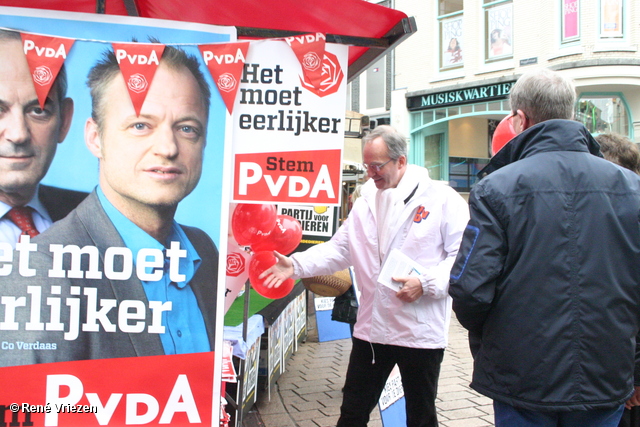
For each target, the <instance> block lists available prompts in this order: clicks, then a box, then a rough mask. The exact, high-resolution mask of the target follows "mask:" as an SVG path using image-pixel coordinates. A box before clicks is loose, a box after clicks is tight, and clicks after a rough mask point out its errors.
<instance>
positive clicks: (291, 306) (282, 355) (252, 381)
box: [224, 282, 307, 419]
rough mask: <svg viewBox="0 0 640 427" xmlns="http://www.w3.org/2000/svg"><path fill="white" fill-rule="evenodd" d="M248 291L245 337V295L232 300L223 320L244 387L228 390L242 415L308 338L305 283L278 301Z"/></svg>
mask: <svg viewBox="0 0 640 427" xmlns="http://www.w3.org/2000/svg"><path fill="white" fill-rule="evenodd" d="M249 292H250V293H249V311H248V316H249V318H248V320H247V335H246V340H245V339H243V328H244V324H243V322H242V319H243V316H244V305H245V296H244V295H243V296H240V297H238V298H237V299H236V300H235V301H234V302H233V304H232V305H231V307H230V308H229V310H228V311H227V313H226V315H225V322H224V323H225V327H224V339H225V340H226V341H229V342H231V344H232V346H233V356H234V357H233V363H234V366H235V369H236V372H237V373H238V375H239V377H240V378H239V381H242V387H239V384H234V383H229V384H227V386H226V390H227V394H228V395H229V396H231V397H232V398H233V399H234V402H239V405H238V404H237V405H234V406H236V407H237V411H241V414H242V416H244V415H246V413H247V412H248V411H249V410H250V409H251V407H252V406H253V404H254V403H255V402H256V398H257V393H258V389H260V390H267V389H268V391H270V386H271V385H272V384H273V383H274V382H275V381H276V380H277V379H278V378H279V377H280V375H281V374H282V372H284V370H285V366H286V361H287V360H288V358H289V357H290V356H291V355H292V354H293V353H294V352H295V351H296V350H297V348H298V343H300V342H302V341H304V340H306V338H307V301H306V296H307V293H306V290H305V288H304V286H303V285H302V282H298V283H296V285H295V286H294V288H293V290H292V291H291V292H290V293H289V295H287V296H286V297H284V298H281V299H277V300H271V299H268V298H264V297H262V296H260V295H259V294H257V293H256V292H255V291H254V290H253V289H251V290H250V291H249ZM233 418H234V419H237V418H236V417H233Z"/></svg>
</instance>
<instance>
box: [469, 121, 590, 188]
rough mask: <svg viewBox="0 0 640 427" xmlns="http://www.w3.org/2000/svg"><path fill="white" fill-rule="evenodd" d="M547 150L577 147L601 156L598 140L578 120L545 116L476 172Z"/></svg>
mask: <svg viewBox="0 0 640 427" xmlns="http://www.w3.org/2000/svg"><path fill="white" fill-rule="evenodd" d="M549 151H581V152H585V153H591V154H593V155H594V156H598V157H602V154H601V153H600V144H598V142H597V141H596V140H595V139H594V138H593V137H592V136H591V134H590V133H589V131H588V130H587V128H585V127H584V125H582V123H580V122H576V121H572V120H546V121H544V122H541V123H538V124H536V125H534V126H531V127H530V128H529V129H527V130H525V131H524V132H522V133H520V134H519V135H516V136H515V137H514V138H513V139H512V140H511V141H509V142H508V143H507V144H506V145H505V146H504V147H502V149H501V150H500V151H498V152H497V153H496V155H495V156H493V157H492V158H491V160H490V161H489V164H488V165H487V166H485V167H484V168H483V169H482V170H481V171H480V172H479V173H478V177H479V178H484V177H485V176H487V175H488V174H490V173H492V172H495V171H496V170H498V169H500V168H501V167H503V166H506V165H508V164H511V163H513V162H516V161H518V160H521V159H524V158H525V157H529V156H532V155H534V154H538V153H543V152H549Z"/></svg>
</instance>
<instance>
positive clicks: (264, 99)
mask: <svg viewBox="0 0 640 427" xmlns="http://www.w3.org/2000/svg"><path fill="white" fill-rule="evenodd" d="M265 48H267V49H272V50H271V51H270V52H269V53H268V54H266V55H265V54H264V53H263V49H265ZM347 52H348V47H347V46H343V45H333V44H326V45H325V52H324V59H323V61H322V68H321V69H322V71H321V76H322V80H321V85H320V86H319V87H320V89H318V86H317V85H313V84H311V83H310V82H307V81H306V80H305V78H306V77H305V74H304V72H303V70H302V68H301V64H300V61H299V60H298V57H297V56H296V54H295V53H294V51H293V49H292V46H290V45H289V44H288V43H287V42H285V41H284V40H283V41H279V40H268V41H260V42H253V43H252V44H251V47H250V48H249V52H248V55H247V58H246V63H245V67H244V72H243V75H242V79H241V81H240V88H239V93H238V94H237V96H236V101H235V102H236V104H235V106H234V109H233V118H232V121H233V147H234V150H235V158H234V168H235V171H234V186H233V201H235V202H252V203H280V202H284V203H295V204H315V205H317V204H326V205H338V204H339V203H340V193H341V192H340V188H341V173H342V146H343V143H344V139H343V136H344V106H345V102H346V83H347V79H346V70H347Z"/></svg>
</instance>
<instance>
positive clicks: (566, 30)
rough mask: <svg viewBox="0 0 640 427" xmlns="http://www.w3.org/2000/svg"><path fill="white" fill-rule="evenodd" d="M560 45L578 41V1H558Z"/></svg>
mask: <svg viewBox="0 0 640 427" xmlns="http://www.w3.org/2000/svg"><path fill="white" fill-rule="evenodd" d="M560 6H561V7H560V10H561V22H562V28H561V39H560V42H561V44H567V43H574V42H577V41H579V40H580V0H560Z"/></svg>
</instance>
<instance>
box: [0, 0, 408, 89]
mask: <svg viewBox="0 0 640 427" xmlns="http://www.w3.org/2000/svg"><path fill="white" fill-rule="evenodd" d="M0 4H1V5H2V6H14V7H30V8H37V9H51V10H60V11H68V12H85V13H106V14H110V15H130V16H141V17H145V18H156V19H171V20H176V21H184V22H196V23H202V24H211V25H224V26H235V27H237V30H238V38H240V39H260V38H276V37H286V36H292V35H296V34H305V33H315V32H320V33H324V34H326V35H327V41H328V42H332V43H342V44H348V45H351V47H350V48H349V81H351V80H352V79H353V78H355V77H356V76H357V75H359V74H360V73H361V72H362V71H364V70H365V69H366V68H367V66H369V65H370V64H372V63H373V62H375V61H376V60H377V59H378V58H380V57H381V56H383V55H384V54H386V53H387V52H388V51H389V50H390V49H392V48H394V47H395V46H397V45H398V44H399V43H401V42H402V41H403V40H404V39H406V38H407V37H409V36H410V35H411V34H413V33H414V32H416V30H417V28H416V24H415V19H414V18H413V17H407V15H406V14H404V13H403V12H400V11H398V10H395V9H390V8H387V7H383V6H380V5H377V4H374V3H369V2H367V1H365V0H323V1H315V0H235V1H233V0H232V1H221V0H26V1H25V0H1V1H0Z"/></svg>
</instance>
